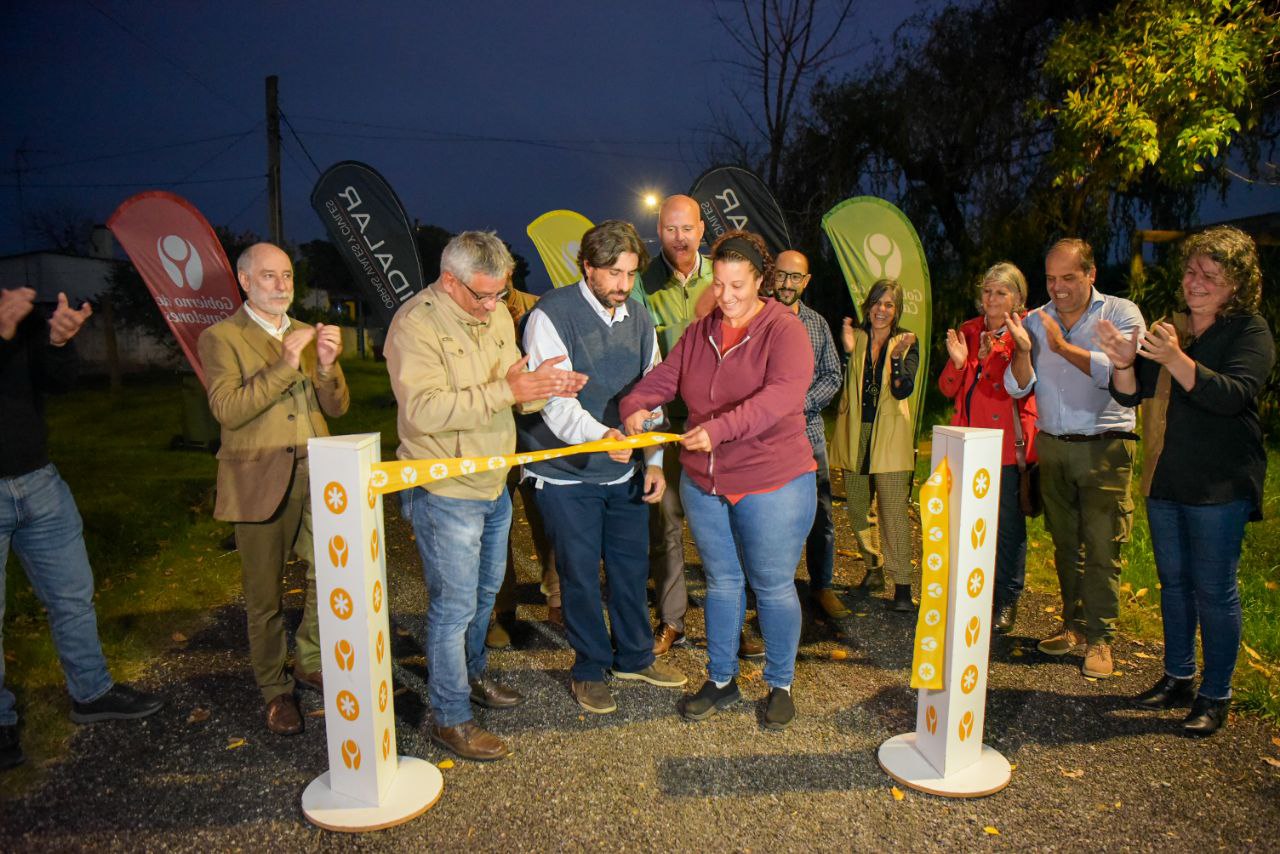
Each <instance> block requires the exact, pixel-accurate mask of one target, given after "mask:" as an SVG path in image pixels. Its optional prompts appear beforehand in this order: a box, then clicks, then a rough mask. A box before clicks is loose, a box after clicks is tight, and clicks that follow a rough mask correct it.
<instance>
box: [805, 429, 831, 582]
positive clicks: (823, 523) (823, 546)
mask: <svg viewBox="0 0 1280 854" xmlns="http://www.w3.org/2000/svg"><path fill="white" fill-rule="evenodd" d="M813 461H814V462H815V463H817V464H818V470H817V472H815V476H816V479H817V483H818V509H817V512H815V513H814V514H813V527H812V528H810V529H809V536H808V537H807V538H806V539H805V541H804V562H805V565H806V566H808V568H809V592H810V593H817V592H818V591H819V590H826V589H827V588H828V587H830V586H831V577H832V575H833V573H834V571H835V561H836V523H835V519H833V518H832V516H831V469H830V467H828V465H827V446H826V445H823V446H822V447H821V448H816V449H814V452H813Z"/></svg>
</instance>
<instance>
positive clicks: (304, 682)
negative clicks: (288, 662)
mask: <svg viewBox="0 0 1280 854" xmlns="http://www.w3.org/2000/svg"><path fill="white" fill-rule="evenodd" d="M293 681H294V682H297V683H298V684H299V685H301V686H302V687H303V688H310V689H311V690H312V691H319V692H320V693H321V694H323V693H324V675H323V674H322V673H321V672H320V671H319V670H317V671H316V672H315V673H308V672H307V671H305V670H303V669H302V668H301V667H298V666H296V665H295V666H294V668H293Z"/></svg>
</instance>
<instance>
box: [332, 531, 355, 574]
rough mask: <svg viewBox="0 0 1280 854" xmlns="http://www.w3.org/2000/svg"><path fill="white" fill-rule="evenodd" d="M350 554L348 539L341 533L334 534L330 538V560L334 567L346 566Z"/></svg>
mask: <svg viewBox="0 0 1280 854" xmlns="http://www.w3.org/2000/svg"><path fill="white" fill-rule="evenodd" d="M350 556H351V552H350V550H349V549H348V548H347V541H346V539H345V538H344V537H343V536H342V535H341V534H334V535H333V536H332V537H330V538H329V560H330V561H331V562H332V563H333V566H334V569H339V568H341V567H344V566H346V565H347V558H348V557H350Z"/></svg>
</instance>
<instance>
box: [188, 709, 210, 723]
mask: <svg viewBox="0 0 1280 854" xmlns="http://www.w3.org/2000/svg"><path fill="white" fill-rule="evenodd" d="M207 720H209V710H208V709H202V708H200V707H199V706H197V707H196V708H194V709H192V710H191V714H189V715H187V723H189V724H198V723H200V722H201V721H207Z"/></svg>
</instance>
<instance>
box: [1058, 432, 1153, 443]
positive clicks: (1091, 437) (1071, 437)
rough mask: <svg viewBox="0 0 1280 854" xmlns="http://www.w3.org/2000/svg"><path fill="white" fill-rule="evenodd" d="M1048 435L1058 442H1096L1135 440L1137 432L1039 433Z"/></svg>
mask: <svg viewBox="0 0 1280 854" xmlns="http://www.w3.org/2000/svg"><path fill="white" fill-rule="evenodd" d="M1040 435H1041V436H1048V437H1049V438H1050V439H1057V440H1058V441H1059V442H1096V441H1099V440H1101V439H1128V440H1130V441H1137V438H1138V434H1137V433H1130V432H1129V431H1128V430H1108V431H1106V432H1105V433H1063V434H1062V435H1060V436H1055V435H1054V434H1053V433H1044V432H1042V433H1041V434H1040Z"/></svg>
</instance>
